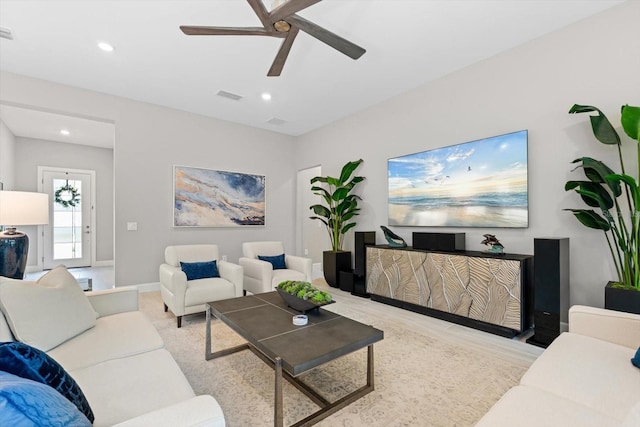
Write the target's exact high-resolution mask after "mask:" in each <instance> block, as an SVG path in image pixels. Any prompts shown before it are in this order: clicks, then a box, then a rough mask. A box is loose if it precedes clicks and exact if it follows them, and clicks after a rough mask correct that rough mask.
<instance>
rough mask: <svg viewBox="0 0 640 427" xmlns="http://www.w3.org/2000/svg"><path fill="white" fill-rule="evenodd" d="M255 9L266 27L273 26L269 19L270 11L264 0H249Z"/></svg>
mask: <svg viewBox="0 0 640 427" xmlns="http://www.w3.org/2000/svg"><path fill="white" fill-rule="evenodd" d="M247 2H248V3H249V5H250V6H251V8H252V9H253V11H254V12H255V13H256V15H258V19H260V22H262V25H264V28H265V29H269V28H273V26H272V25H271V20H270V19H269V11H268V10H267V8H266V7H264V3H262V0H247Z"/></svg>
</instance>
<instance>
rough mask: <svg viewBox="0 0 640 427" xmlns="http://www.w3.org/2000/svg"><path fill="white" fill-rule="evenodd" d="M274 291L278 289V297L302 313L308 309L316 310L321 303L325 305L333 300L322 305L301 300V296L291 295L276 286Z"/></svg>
mask: <svg viewBox="0 0 640 427" xmlns="http://www.w3.org/2000/svg"><path fill="white" fill-rule="evenodd" d="M276 291H278V295H280V297H281V298H282V300H283V301H284V302H285V303H286V304H287V305H288V306H289V307H291V308H292V309H294V310H296V311H299V312H301V313H302V314H305V313H307V312H309V311H312V310H317V309H318V308H319V307H321V306H322V305H327V304H331V303H332V302H333V301H331V302H330V303H327V304H322V305H318V304H316V303H313V302H311V301H308V300H303V299H302V298H298V297H297V296H295V295H291V294H289V293H287V292H285V291H283V290H282V289H280V288H276Z"/></svg>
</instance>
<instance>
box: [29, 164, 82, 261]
mask: <svg viewBox="0 0 640 427" xmlns="http://www.w3.org/2000/svg"><path fill="white" fill-rule="evenodd" d="M38 182H39V184H40V185H41V188H40V189H39V191H41V192H43V193H47V194H48V195H49V224H48V225H45V226H43V227H42V238H43V245H42V246H43V254H42V263H43V268H44V269H51V268H54V267H56V266H57V265H59V264H64V265H65V266H67V267H68V268H73V267H90V266H92V265H93V260H94V259H95V237H94V234H95V233H94V232H93V230H94V224H95V171H92V170H79V169H64V168H53V167H39V168H38Z"/></svg>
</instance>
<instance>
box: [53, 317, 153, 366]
mask: <svg viewBox="0 0 640 427" xmlns="http://www.w3.org/2000/svg"><path fill="white" fill-rule="evenodd" d="M163 346H164V344H163V342H162V338H161V337H160V334H158V331H157V330H156V328H154V327H153V325H152V324H151V322H149V321H148V320H147V318H146V316H145V315H144V313H142V312H141V311H130V312H125V313H119V314H114V315H111V316H106V317H101V318H99V319H98V320H97V321H96V325H95V326H94V327H93V328H91V329H89V330H87V331H85V332H84V333H83V334H80V335H78V336H77V337H75V338H74V339H72V340H69V341H67V342H64V343H62V344H60V345H59V346H57V347H56V348H54V349H52V350H50V351H49V352H47V354H48V355H49V356H51V357H52V358H53V359H55V360H56V361H57V362H58V363H60V364H61V365H62V366H63V367H64V368H65V369H66V370H67V371H69V370H73V369H80V368H84V367H86V366H91V365H95V364H98V363H101V362H104V361H106V360H110V359H117V358H120V357H127V356H132V355H135V354H139V353H144V352H146V351H151V350H156V349H159V348H162V347H163Z"/></svg>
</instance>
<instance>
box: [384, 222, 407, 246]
mask: <svg viewBox="0 0 640 427" xmlns="http://www.w3.org/2000/svg"><path fill="white" fill-rule="evenodd" d="M380 228H381V229H382V232H383V233H384V238H385V239H387V242H388V243H389V246H390V247H392V248H406V247H407V242H405V241H404V239H403V238H402V237H400V236H398V235H397V234H396V233H394V232H393V231H391V230H389V229H388V228H387V227H385V226H384V225H381V226H380Z"/></svg>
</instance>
